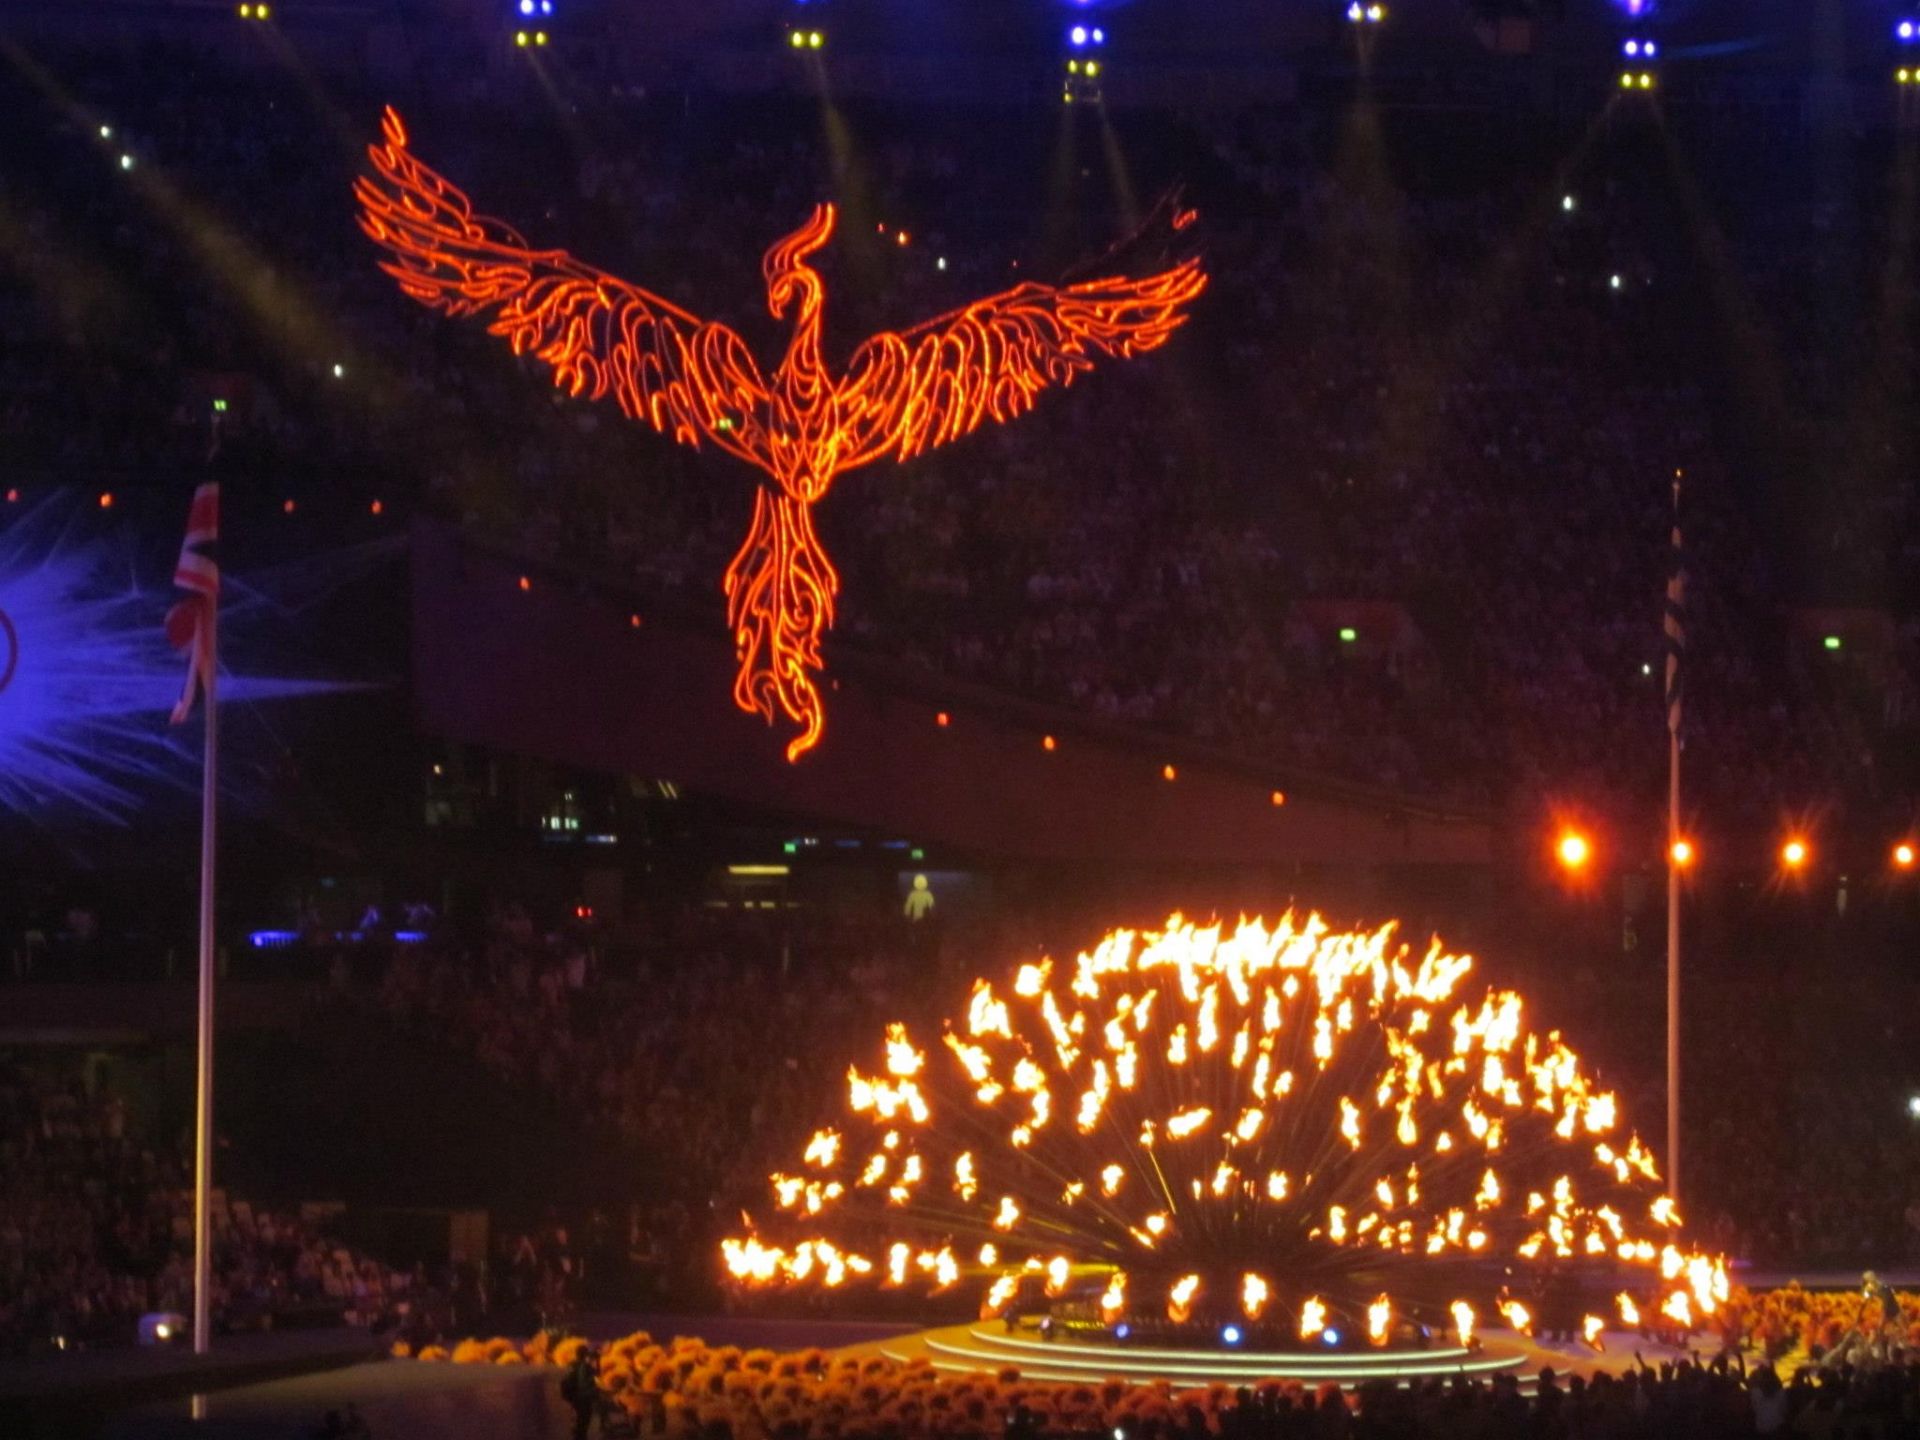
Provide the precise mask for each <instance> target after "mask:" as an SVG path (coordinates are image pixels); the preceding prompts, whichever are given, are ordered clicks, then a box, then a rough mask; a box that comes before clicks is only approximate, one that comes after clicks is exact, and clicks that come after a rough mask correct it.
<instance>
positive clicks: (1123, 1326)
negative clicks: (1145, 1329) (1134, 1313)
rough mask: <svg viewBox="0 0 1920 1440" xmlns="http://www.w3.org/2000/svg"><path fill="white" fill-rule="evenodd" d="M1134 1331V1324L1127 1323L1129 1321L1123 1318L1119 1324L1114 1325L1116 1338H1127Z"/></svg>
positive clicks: (1114, 1336)
mask: <svg viewBox="0 0 1920 1440" xmlns="http://www.w3.org/2000/svg"><path fill="white" fill-rule="evenodd" d="M1132 1333H1133V1326H1131V1325H1129V1324H1127V1322H1126V1321H1124V1320H1122V1321H1121V1322H1120V1323H1119V1324H1118V1325H1116V1326H1114V1327H1113V1338H1114V1339H1116V1340H1124V1339H1126V1338H1127V1336H1129V1335H1131V1334H1132Z"/></svg>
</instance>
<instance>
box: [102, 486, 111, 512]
mask: <svg viewBox="0 0 1920 1440" xmlns="http://www.w3.org/2000/svg"><path fill="white" fill-rule="evenodd" d="M100 508H101V509H102V510H111V509H112V508H113V492H112V491H111V490H103V491H101V493H100Z"/></svg>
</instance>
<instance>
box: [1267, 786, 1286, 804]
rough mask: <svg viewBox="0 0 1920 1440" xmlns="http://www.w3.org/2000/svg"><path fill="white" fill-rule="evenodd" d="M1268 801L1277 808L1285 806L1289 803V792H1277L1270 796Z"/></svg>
mask: <svg viewBox="0 0 1920 1440" xmlns="http://www.w3.org/2000/svg"><path fill="white" fill-rule="evenodd" d="M1267 799H1268V800H1269V801H1270V802H1272V804H1274V805H1275V806H1280V805H1284V804H1286V803H1287V792H1286V791H1284V790H1276V791H1274V792H1273V794H1271V795H1269V796H1268V797H1267Z"/></svg>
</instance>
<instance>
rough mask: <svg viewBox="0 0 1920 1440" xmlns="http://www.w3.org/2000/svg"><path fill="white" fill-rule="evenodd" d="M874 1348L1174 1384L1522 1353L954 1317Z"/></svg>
mask: <svg viewBox="0 0 1920 1440" xmlns="http://www.w3.org/2000/svg"><path fill="white" fill-rule="evenodd" d="M877 1348H878V1349H879V1351H880V1353H881V1354H883V1355H886V1356H889V1357H890V1358H892V1359H895V1360H902V1361H905V1360H912V1359H914V1358H916V1357H917V1356H923V1355H924V1356H925V1357H926V1358H927V1359H928V1360H929V1361H930V1362H931V1363H932V1365H933V1368H934V1369H936V1370H942V1371H947V1372H949V1373H956V1374H958V1373H989V1374H990V1373H992V1372H994V1371H998V1370H1004V1369H1007V1368H1008V1367H1012V1368H1014V1369H1017V1370H1018V1371H1019V1372H1020V1374H1021V1376H1022V1378H1024V1379H1028V1380H1053V1381H1067V1382H1073V1381H1085V1382H1087V1383H1090V1384H1099V1383H1100V1382H1101V1381H1103V1380H1123V1381H1125V1382H1127V1383H1128V1384H1133V1385H1144V1384H1158V1383H1160V1382H1162V1381H1165V1382H1166V1383H1167V1384H1170V1385H1172V1386H1174V1387H1175V1388H1176V1389H1186V1388H1190V1387H1193V1386H1200V1385H1213V1384H1222V1385H1235V1386H1238V1385H1253V1384H1257V1383H1258V1382H1260V1381H1262V1380H1298V1381H1300V1382H1301V1383H1302V1384H1304V1385H1318V1384H1320V1383H1321V1382H1322V1381H1326V1380H1337V1381H1339V1382H1340V1383H1341V1384H1342V1385H1358V1384H1361V1383H1363V1382H1365V1381H1369V1380H1390V1381H1393V1382H1395V1383H1397V1384H1405V1383H1408V1382H1412V1381H1417V1380H1423V1379H1427V1378H1429V1377H1436V1376H1437V1377H1442V1378H1444V1377H1447V1376H1452V1375H1472V1376H1477V1377H1478V1378H1480V1379H1483V1380H1484V1379H1488V1378H1491V1377H1492V1376H1494V1375H1496V1374H1499V1373H1501V1372H1502V1371H1507V1372H1514V1373H1516V1374H1517V1373H1518V1372H1519V1371H1520V1370H1521V1369H1522V1368H1523V1367H1525V1366H1526V1365H1527V1364H1528V1362H1529V1360H1530V1359H1534V1357H1533V1356H1532V1355H1530V1353H1529V1352H1528V1350H1526V1349H1525V1348H1522V1347H1519V1346H1514V1347H1505V1346H1500V1345H1497V1344H1496V1345H1492V1346H1488V1347H1486V1348H1484V1349H1478V1350H1466V1349H1463V1348H1461V1347H1460V1346H1457V1345H1435V1346H1433V1347H1431V1348H1429V1349H1425V1350H1412V1349H1401V1350H1368V1351H1355V1350H1328V1351H1325V1352H1314V1351H1302V1350H1235V1349H1172V1348H1168V1347H1161V1346H1151V1345H1122V1344H1113V1343H1101V1342H1099V1341H1094V1340H1086V1339H1059V1340H1046V1339H1042V1338H1041V1337H1040V1336H1038V1335H1037V1334H1034V1333H1032V1332H1030V1331H1029V1332H1022V1333H1016V1334H1008V1333H1007V1332H1006V1331H1005V1330H1004V1329H1003V1328H1002V1327H1001V1326H999V1325H997V1324H994V1323H991V1322H985V1323H973V1324H967V1325H952V1326H948V1327H946V1328H945V1329H941V1330H925V1331H922V1332H921V1333H920V1334H918V1335H913V1336H901V1337H898V1338H896V1339H892V1340H883V1341H881V1342H880V1344H879V1345H878V1347H877Z"/></svg>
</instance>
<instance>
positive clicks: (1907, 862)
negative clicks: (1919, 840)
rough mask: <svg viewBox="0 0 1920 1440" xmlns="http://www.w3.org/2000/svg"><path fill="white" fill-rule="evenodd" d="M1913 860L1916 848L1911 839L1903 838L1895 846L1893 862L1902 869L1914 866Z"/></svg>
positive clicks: (1909, 868)
mask: <svg viewBox="0 0 1920 1440" xmlns="http://www.w3.org/2000/svg"><path fill="white" fill-rule="evenodd" d="M1913 861H1914V849H1913V845H1912V843H1911V842H1910V841H1906V840H1902V841H1901V842H1900V843H1899V844H1898V845H1896V846H1894V847H1893V863H1894V864H1895V865H1897V866H1899V867H1900V868H1901V869H1902V870H1911V869H1912V868H1913Z"/></svg>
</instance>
